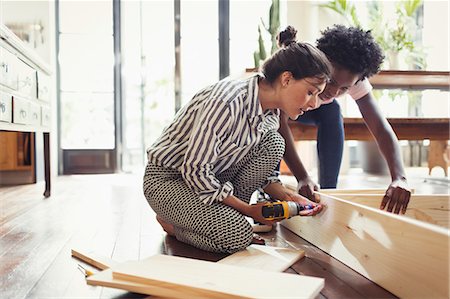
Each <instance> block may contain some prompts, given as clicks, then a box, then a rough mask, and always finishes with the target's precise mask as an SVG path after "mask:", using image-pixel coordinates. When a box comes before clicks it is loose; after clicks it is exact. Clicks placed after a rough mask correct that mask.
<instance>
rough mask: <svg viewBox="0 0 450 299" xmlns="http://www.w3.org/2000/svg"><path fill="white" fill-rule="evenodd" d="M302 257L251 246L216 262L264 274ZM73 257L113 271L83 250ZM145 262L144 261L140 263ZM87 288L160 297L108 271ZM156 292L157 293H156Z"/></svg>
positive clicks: (300, 252) (112, 264) (101, 259)
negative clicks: (125, 291)
mask: <svg viewBox="0 0 450 299" xmlns="http://www.w3.org/2000/svg"><path fill="white" fill-rule="evenodd" d="M304 255H305V253H304V251H303V250H301V249H298V250H296V249H290V248H279V247H270V246H261V245H254V244H253V245H250V246H249V247H248V248H247V249H246V250H242V251H240V252H236V253H234V254H232V255H229V256H228V257H226V258H224V259H222V260H220V261H218V262H217V263H219V264H225V265H234V266H239V267H248V268H253V269H259V270H263V271H274V272H282V271H284V270H286V269H287V268H289V267H290V266H291V265H292V264H294V263H295V262H297V261H298V260H300V259H301V258H302V257H304ZM72 256H73V257H76V258H78V259H80V260H82V261H84V262H85V263H87V264H89V265H91V266H94V267H96V268H98V269H102V270H103V269H107V268H110V267H116V266H117V265H118V263H117V262H115V261H113V260H111V259H109V258H107V257H103V256H100V255H96V254H95V253H92V252H89V251H82V250H79V249H78V250H74V249H72ZM142 262H143V263H145V262H146V259H144V260H143V261H142ZM87 281H88V284H90V285H97V286H105V287H110V288H118V289H123V290H127V291H131V292H144V293H143V294H159V292H156V293H155V289H154V288H150V289H148V290H147V289H146V287H147V286H146V285H145V284H141V283H135V282H127V281H124V280H121V279H115V278H113V277H112V275H111V271H102V272H101V274H98V275H97V274H95V275H94V276H92V277H89V278H88V280H87ZM158 290H159V289H158Z"/></svg>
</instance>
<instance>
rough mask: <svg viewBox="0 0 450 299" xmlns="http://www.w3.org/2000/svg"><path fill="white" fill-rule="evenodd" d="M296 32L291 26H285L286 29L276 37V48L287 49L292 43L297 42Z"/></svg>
mask: <svg viewBox="0 0 450 299" xmlns="http://www.w3.org/2000/svg"><path fill="white" fill-rule="evenodd" d="M296 36H297V30H296V29H295V28H294V27H292V26H287V27H286V29H284V30H283V31H281V32H280V33H279V34H278V36H277V40H278V46H279V47H280V48H281V47H287V46H289V45H290V44H292V43H295V42H297V38H296Z"/></svg>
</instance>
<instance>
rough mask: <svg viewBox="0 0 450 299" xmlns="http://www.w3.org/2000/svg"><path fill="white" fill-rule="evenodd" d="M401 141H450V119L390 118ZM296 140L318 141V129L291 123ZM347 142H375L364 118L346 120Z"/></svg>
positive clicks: (291, 121)
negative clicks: (449, 139)
mask: <svg viewBox="0 0 450 299" xmlns="http://www.w3.org/2000/svg"><path fill="white" fill-rule="evenodd" d="M387 120H388V122H389V123H390V124H391V126H392V129H393V130H394V132H395V134H396V135H397V138H398V139H399V140H423V139H430V140H448V138H449V136H450V118H388V119H387ZM289 127H290V129H291V132H292V134H293V136H294V140H316V139H317V127H316V126H314V125H305V124H302V123H300V122H298V121H293V120H290V121H289ZM344 131H345V140H366V141H368V140H374V139H373V136H372V134H371V133H370V131H369V129H367V126H366V124H365V123H364V120H363V119H362V118H350V117H345V118H344Z"/></svg>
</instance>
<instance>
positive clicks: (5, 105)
mask: <svg viewBox="0 0 450 299" xmlns="http://www.w3.org/2000/svg"><path fill="white" fill-rule="evenodd" d="M50 90H51V72H50V68H49V66H48V65H47V64H46V63H45V62H44V61H43V60H42V59H41V58H40V57H39V56H38V55H37V54H36V53H35V52H34V51H32V50H31V49H29V48H28V47H27V46H26V45H25V44H24V43H23V42H22V41H21V40H20V39H19V38H18V37H17V36H16V35H14V33H12V32H11V31H10V30H9V29H8V28H7V27H6V26H4V25H3V24H1V23H0V133H2V136H3V137H1V138H2V152H3V151H4V152H3V153H2V156H1V157H0V160H4V161H3V162H5V161H7V162H5V163H0V172H1V175H2V176H1V178H2V181H7V178H6V177H8V174H11V173H13V172H14V171H16V172H20V171H24V170H29V172H31V173H33V175H32V179H31V180H35V177H34V173H35V169H34V168H35V165H34V152H33V151H34V134H35V133H42V134H43V139H44V171H45V192H44V196H45V197H48V196H50V121H51V110H50V98H51V94H50ZM17 132H23V133H17ZM5 136H6V137H5ZM20 136H28V138H29V139H28V143H27V142H26V138H25V139H24V140H22V139H21V137H20ZM22 141H23V142H22ZM3 145H5V146H4V147H3ZM27 150H28V155H24V153H27ZM29 157H31V158H29ZM27 159H29V161H28V162H27ZM23 161H25V162H27V163H25V162H23ZM22 162H23V163H22ZM19 177H20V175H19Z"/></svg>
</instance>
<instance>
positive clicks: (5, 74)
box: [0, 47, 19, 90]
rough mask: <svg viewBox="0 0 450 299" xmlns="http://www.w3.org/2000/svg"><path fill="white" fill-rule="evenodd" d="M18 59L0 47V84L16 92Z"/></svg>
mask: <svg viewBox="0 0 450 299" xmlns="http://www.w3.org/2000/svg"><path fill="white" fill-rule="evenodd" d="M18 64H19V59H18V58H17V57H16V56H14V55H13V54H12V53H10V52H9V51H8V50H6V49H5V48H2V47H0V84H2V85H5V86H7V87H9V88H12V89H14V90H17V80H18V72H17V66H18Z"/></svg>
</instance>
